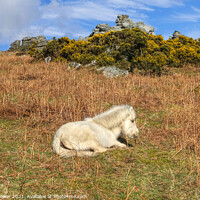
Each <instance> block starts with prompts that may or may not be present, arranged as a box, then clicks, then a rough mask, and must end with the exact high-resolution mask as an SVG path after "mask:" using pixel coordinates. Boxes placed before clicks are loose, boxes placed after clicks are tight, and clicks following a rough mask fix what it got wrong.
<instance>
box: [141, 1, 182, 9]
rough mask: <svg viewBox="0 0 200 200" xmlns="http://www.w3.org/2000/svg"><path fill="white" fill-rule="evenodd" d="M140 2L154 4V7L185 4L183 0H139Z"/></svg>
mask: <svg viewBox="0 0 200 200" xmlns="http://www.w3.org/2000/svg"><path fill="white" fill-rule="evenodd" d="M138 1H139V2H141V3H143V4H145V5H149V6H153V7H160V8H170V7H172V6H183V5H184V1H183V0H138Z"/></svg>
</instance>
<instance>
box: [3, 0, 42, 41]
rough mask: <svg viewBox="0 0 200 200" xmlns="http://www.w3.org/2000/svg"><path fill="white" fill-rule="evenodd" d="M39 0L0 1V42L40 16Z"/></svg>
mask: <svg viewBox="0 0 200 200" xmlns="http://www.w3.org/2000/svg"><path fill="white" fill-rule="evenodd" d="M39 5H40V0H5V1H4V0H1V1H0V27H1V28H0V42H1V43H5V42H6V41H10V40H11V39H14V38H16V37H17V35H18V34H19V33H20V32H23V31H24V29H26V28H27V27H28V26H29V25H30V24H31V23H33V22H34V21H36V20H37V19H39V18H40V12H39Z"/></svg>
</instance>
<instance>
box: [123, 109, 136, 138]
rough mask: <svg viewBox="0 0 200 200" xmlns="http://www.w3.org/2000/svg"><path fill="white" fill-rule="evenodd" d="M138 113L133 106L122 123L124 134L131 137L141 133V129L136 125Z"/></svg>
mask: <svg viewBox="0 0 200 200" xmlns="http://www.w3.org/2000/svg"><path fill="white" fill-rule="evenodd" d="M135 120H136V114H135V111H134V110H133V108H132V107H130V108H129V115H128V117H127V118H126V119H125V120H124V121H123V123H122V133H123V135H125V136H127V137H130V138H137V137H138V135H139V130H138V128H137V126H136V122H135Z"/></svg>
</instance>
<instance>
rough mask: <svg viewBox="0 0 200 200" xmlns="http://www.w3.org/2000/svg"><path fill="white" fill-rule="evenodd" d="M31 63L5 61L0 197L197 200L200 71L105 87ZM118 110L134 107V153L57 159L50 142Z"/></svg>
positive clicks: (0, 96)
mask: <svg viewBox="0 0 200 200" xmlns="http://www.w3.org/2000/svg"><path fill="white" fill-rule="evenodd" d="M31 61H32V60H31V58H30V57H28V56H21V57H16V56H15V55H13V54H9V55H8V54H1V55H0V105H1V106H0V118H1V123H0V124H1V126H0V137H1V142H0V146H1V147H0V149H1V151H2V152H1V154H2V156H1V158H0V159H1V165H2V167H1V170H2V176H1V175H0V181H2V184H0V195H1V194H10V195H13V194H24V195H25V194H26V195H28V194H44V195H48V194H73V192H74V191H75V192H76V194H77V193H78V192H79V193H80V194H86V193H87V198H88V199H133V198H135V199H188V197H190V196H191V197H192V199H195V198H196V199H197V198H200V195H199V193H198V192H199V190H198V187H199V186H200V164H199V159H200V115H199V113H200V68H192V67H190V66H187V67H185V68H184V69H178V70H177V69H174V71H173V70H171V71H172V73H171V74H169V75H165V76H162V77H155V78H152V77H143V76H139V75H129V76H128V77H118V78H116V79H115V78H114V79H107V78H105V77H103V76H102V75H101V74H95V73H94V72H92V71H88V70H85V69H81V70H79V71H68V70H67V64H62V63H50V64H48V65H47V64H45V63H34V62H31ZM120 104H129V105H132V106H133V107H134V108H135V110H136V113H137V115H138V120H137V124H138V127H139V129H140V131H141V137H140V139H139V140H138V141H137V143H136V144H134V141H129V142H130V143H131V144H132V145H133V146H134V147H132V148H130V150H126V151H124V150H118V151H113V152H108V153H105V154H102V155H100V156H98V157H96V158H70V159H60V158H58V157H57V156H55V155H53V153H52V150H51V143H52V138H53V135H54V132H55V130H57V129H58V128H59V127H60V126H61V125H62V124H63V123H66V122H68V121H77V120H82V119H83V118H85V117H89V116H94V115H96V114H98V113H100V112H102V111H105V110H106V109H108V108H109V107H110V106H111V105H120ZM148 167H149V168H148ZM151 170H152V171H151ZM137 177H138V178H137ZM142 177H145V179H144V180H143V179H142ZM163 177H164V178H166V180H164V178H163ZM111 180H112V181H111ZM159 188H160V189H159ZM183 190H186V192H185V193H184V192H183ZM180 191H181V192H182V193H181V194H180ZM163 192H164V193H163ZM165 192H166V194H165ZM134 195H135V196H134ZM180 195H182V196H180ZM187 195H189V196H187ZM179 197H181V198H179ZM52 199H53V198H52Z"/></svg>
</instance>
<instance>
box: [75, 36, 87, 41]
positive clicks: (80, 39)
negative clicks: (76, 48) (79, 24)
mask: <svg viewBox="0 0 200 200" xmlns="http://www.w3.org/2000/svg"><path fill="white" fill-rule="evenodd" d="M77 41H86V39H85V38H83V37H82V36H80V37H79V38H78V39H77Z"/></svg>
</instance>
